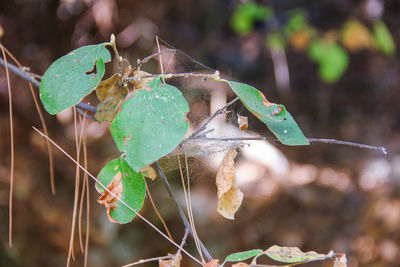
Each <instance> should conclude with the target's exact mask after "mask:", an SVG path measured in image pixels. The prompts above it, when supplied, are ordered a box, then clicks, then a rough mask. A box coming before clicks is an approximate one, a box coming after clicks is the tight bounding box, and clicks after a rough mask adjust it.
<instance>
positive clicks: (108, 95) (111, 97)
mask: <svg viewBox="0 0 400 267" xmlns="http://www.w3.org/2000/svg"><path fill="white" fill-rule="evenodd" d="M127 94H128V88H126V87H124V86H122V85H120V81H119V78H118V74H115V75H113V76H111V77H110V78H109V79H107V80H104V81H102V82H100V83H99V85H98V86H97V88H96V95H97V98H98V99H99V101H100V103H99V104H98V105H97V108H96V114H95V118H96V120H97V121H98V122H104V121H112V120H113V118H114V115H115V113H116V112H117V110H118V108H119V105H120V103H121V102H122V100H123V99H124V98H125V97H126V95H127Z"/></svg>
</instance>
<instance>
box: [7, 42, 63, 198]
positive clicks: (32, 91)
mask: <svg viewBox="0 0 400 267" xmlns="http://www.w3.org/2000/svg"><path fill="white" fill-rule="evenodd" d="M0 45H1V44H0ZM1 47H2V48H3V49H4V51H5V52H6V54H8V56H9V57H11V59H12V60H13V61H14V62H15V63H16V64H17V67H18V68H19V69H20V70H23V71H25V70H24V69H26V67H23V66H22V64H21V63H20V62H19V61H18V60H17V58H16V57H14V55H13V54H12V53H11V52H10V51H9V50H8V49H7V48H6V47H5V46H4V45H1ZM7 66H8V64H7ZM14 67H15V66H14ZM29 74H30V75H32V76H35V75H36V74H33V73H29ZM36 76H39V75H36ZM39 78H41V77H39ZM28 86H29V90H30V91H31V95H32V98H33V102H34V103H35V107H36V110H37V112H38V114H39V118H40V121H41V123H42V126H43V130H44V133H45V134H46V135H49V131H48V129H47V125H46V122H45V120H44V116H43V112H42V109H41V108H40V104H39V101H38V98H37V96H36V93H35V90H34V89H33V85H32V83H31V82H29V81H28ZM46 145H47V153H48V154H49V169H50V186H51V193H52V194H53V195H55V194H56V185H55V178H54V164H53V162H54V157H53V151H52V149H51V145H50V142H49V141H46Z"/></svg>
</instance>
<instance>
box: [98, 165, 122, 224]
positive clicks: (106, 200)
mask: <svg viewBox="0 0 400 267" xmlns="http://www.w3.org/2000/svg"><path fill="white" fill-rule="evenodd" d="M107 189H108V190H109V191H111V192H113V194H114V195H116V196H117V197H118V198H121V194H122V190H123V184H122V173H121V172H120V171H119V172H118V173H117V174H116V175H115V176H114V178H113V179H112V180H111V182H110V183H109V184H108V185H107ZM97 202H98V203H100V204H102V205H104V206H105V207H106V208H107V217H108V219H109V220H110V221H111V222H115V223H118V221H116V220H114V219H113V218H112V217H111V211H112V210H113V209H115V208H116V207H118V199H117V198H115V197H114V196H113V195H111V194H110V193H109V192H108V191H107V190H104V191H103V192H102V193H101V196H100V197H99V199H97Z"/></svg>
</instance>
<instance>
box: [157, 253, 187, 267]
mask: <svg viewBox="0 0 400 267" xmlns="http://www.w3.org/2000/svg"><path fill="white" fill-rule="evenodd" d="M181 260H182V255H181V253H177V254H175V255H174V257H173V258H172V259H169V260H160V262H159V264H158V266H159V267H179V266H181Z"/></svg>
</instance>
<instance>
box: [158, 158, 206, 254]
mask: <svg viewBox="0 0 400 267" xmlns="http://www.w3.org/2000/svg"><path fill="white" fill-rule="evenodd" d="M156 167H157V172H158V174H159V175H160V177H161V180H162V181H163V183H164V185H165V188H166V189H167V191H168V193H169V196H170V197H171V198H172V200H173V201H174V203H175V206H176V208H177V209H178V214H179V216H180V217H181V220H182V222H183V224H184V225H185V229H187V230H188V231H189V233H190V235H191V236H192V237H193V238H194V234H193V230H192V227H191V226H190V223H189V221H188V219H187V218H186V215H185V213H184V212H183V209H182V207H181V206H180V205H179V202H178V199H177V198H176V196H175V194H174V192H173V191H172V188H171V185H170V184H169V182H168V180H167V177H166V176H165V174H164V172H163V171H162V169H161V166H160V163H158V161H156ZM199 244H200V247H201V250H202V251H203V253H204V256H206V258H207V260H208V261H211V260H212V259H213V257H212V256H211V254H210V253H209V252H208V250H207V249H206V247H205V246H204V245H203V243H202V242H201V240H200V239H199Z"/></svg>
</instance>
